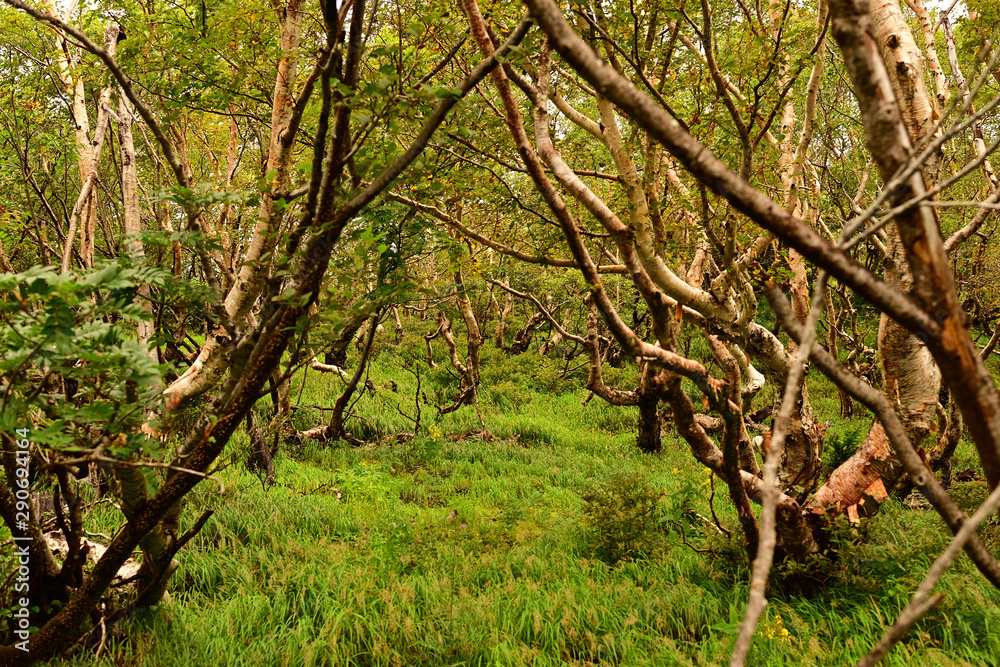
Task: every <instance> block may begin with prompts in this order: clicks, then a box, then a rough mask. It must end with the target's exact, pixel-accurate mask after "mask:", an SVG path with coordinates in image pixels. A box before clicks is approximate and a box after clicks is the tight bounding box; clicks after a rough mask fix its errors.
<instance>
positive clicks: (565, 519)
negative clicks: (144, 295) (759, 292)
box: [64, 341, 1000, 667]
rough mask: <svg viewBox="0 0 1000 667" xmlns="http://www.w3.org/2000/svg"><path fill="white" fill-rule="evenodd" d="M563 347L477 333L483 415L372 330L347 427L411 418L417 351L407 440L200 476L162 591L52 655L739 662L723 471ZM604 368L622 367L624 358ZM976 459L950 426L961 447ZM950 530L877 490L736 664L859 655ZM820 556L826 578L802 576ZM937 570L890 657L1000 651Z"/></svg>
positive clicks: (296, 390) (992, 659) (310, 395)
mask: <svg viewBox="0 0 1000 667" xmlns="http://www.w3.org/2000/svg"><path fill="white" fill-rule="evenodd" d="M421 342H422V341H421ZM439 361H440V359H439ZM487 363H488V364H489V365H487ZM420 364H423V366H420ZM565 367H566V366H565V365H564V364H563V362H560V361H553V360H548V359H540V358H539V357H537V356H535V355H531V354H525V355H522V356H521V357H519V358H514V359H513V360H503V359H500V358H499V357H496V356H495V355H494V354H493V353H490V358H489V359H488V360H487V361H484V369H483V377H484V390H483V392H482V401H481V409H482V413H483V419H484V421H485V424H486V427H487V430H488V431H489V433H490V434H492V438H490V437H484V436H483V435H482V434H481V431H482V426H481V425H480V423H479V419H478V417H477V415H476V410H475V409H474V408H473V407H465V408H463V409H461V410H459V411H457V412H454V413H451V414H447V415H444V416H442V417H440V418H438V417H437V416H436V410H435V409H434V407H433V405H432V404H433V402H434V397H435V396H437V397H439V398H443V397H444V396H445V395H446V394H447V392H448V391H449V390H450V389H451V388H452V387H453V386H454V382H453V378H452V380H449V379H448V378H449V377H450V376H449V372H450V371H449V369H448V368H447V367H446V364H445V362H442V363H441V365H440V366H439V367H438V368H437V369H429V368H427V366H426V362H424V361H422V360H421V359H420V358H419V357H418V356H417V355H415V354H414V355H411V356H409V357H407V356H405V355H402V354H397V353H395V352H394V351H393V350H392V349H391V348H386V349H384V350H383V352H382V353H381V354H380V355H379V356H378V357H377V358H376V359H375V360H374V362H373V365H372V368H371V372H370V375H369V377H368V381H369V388H368V389H366V390H365V391H364V392H363V394H362V397H361V398H360V400H359V402H358V403H357V405H356V406H355V407H354V413H355V414H356V415H357V416H356V417H353V418H351V421H350V424H351V428H352V429H354V431H353V432H355V433H361V432H364V434H365V435H364V437H366V438H369V439H375V438H378V437H382V436H384V435H390V434H394V433H399V432H402V431H406V430H412V429H413V426H414V424H413V421H412V420H411V419H408V418H407V417H406V416H405V415H410V416H411V417H412V416H413V415H415V412H416V403H415V400H416V399H415V397H416V396H417V392H416V374H415V371H419V372H420V373H421V378H422V383H423V384H422V386H423V388H424V389H425V391H426V393H427V394H428V399H427V403H423V404H422V405H421V408H422V426H421V429H420V434H419V436H418V437H417V438H416V439H415V440H413V441H410V442H406V443H403V444H400V443H399V442H398V441H392V443H391V444H382V445H378V446H369V447H362V448H353V447H349V446H347V445H345V444H343V443H333V444H326V445H320V444H318V443H315V442H305V443H301V444H298V445H295V446H286V447H284V448H283V449H282V451H281V452H280V453H279V454H278V456H277V459H276V480H277V482H278V483H277V484H276V485H275V486H272V487H270V488H269V489H265V488H264V487H263V485H262V483H261V481H260V479H258V477H256V476H254V475H253V474H250V473H248V472H247V471H246V470H245V469H244V468H243V467H242V465H240V464H239V463H234V464H233V465H231V466H230V467H228V468H226V469H224V470H222V471H220V472H218V473H217V477H218V478H219V479H220V480H221V481H222V482H223V483H224V485H225V488H224V489H220V487H219V486H218V485H213V484H211V483H203V484H201V485H199V486H198V487H197V489H196V490H195V492H194V493H193V496H192V497H191V508H192V509H191V511H189V512H187V514H186V515H187V520H188V521H191V520H192V517H193V516H194V515H196V514H198V512H197V511H195V508H201V507H207V508H211V509H214V510H215V515H214V516H213V518H212V519H211V520H210V521H209V523H208V524H207V525H206V527H205V528H204V530H203V531H202V532H201V533H200V534H199V535H198V536H197V537H196V538H195V539H194V540H193V541H192V542H191V543H190V544H189V545H188V546H187V547H186V548H185V549H184V550H183V552H182V553H181V554H180V560H181V567H180V569H179V570H178V572H177V573H176V574H175V575H174V578H173V580H172V590H173V597H172V602H171V603H170V604H168V605H162V606H161V607H160V608H158V609H155V610H152V611H151V612H147V613H144V614H142V615H139V616H135V617H132V618H131V619H129V620H128V621H126V622H125V623H124V624H123V625H122V626H121V629H122V630H123V637H122V638H119V639H113V640H111V641H109V642H108V643H107V644H106V645H105V646H104V648H103V651H102V653H101V655H100V657H98V658H96V659H95V657H94V656H93V654H92V653H78V654H76V655H75V656H73V657H72V658H69V659H64V663H67V664H75V665H90V664H99V665H143V666H146V665H148V666H158V665H190V666H200V665H206V666H208V665H212V666H214V665H228V666H234V667H236V666H241V665H248V666H253V667H260V666H261V665H439V664H453V665H484V666H485V665H563V664H570V665H596V664H608V665H717V664H723V663H726V662H728V655H729V652H730V650H731V648H732V643H733V640H734V638H735V632H736V627H737V624H738V623H739V621H740V619H741V617H742V613H743V609H744V607H745V604H746V599H747V592H748V586H747V581H748V574H747V569H748V566H747V562H746V557H745V555H743V548H742V542H741V539H742V538H741V536H740V530H739V524H738V522H737V521H736V517H735V513H734V511H733V508H732V506H731V504H730V503H729V501H728V499H727V496H726V493H725V487H724V485H719V484H718V481H717V480H712V478H711V476H710V475H706V474H705V471H704V469H703V468H701V467H700V466H699V465H698V464H697V463H696V462H695V461H694V460H693V458H692V457H691V455H690V454H689V453H688V452H687V451H686V446H685V445H684V444H683V442H682V441H680V440H679V439H678V438H677V437H676V435H675V434H674V433H673V432H668V433H667V434H666V435H665V437H664V443H663V452H662V454H661V455H659V456H650V455H644V454H642V453H640V452H639V451H638V450H637V448H636V447H635V445H634V437H635V433H634V423H635V413H634V411H632V410H629V409H621V408H615V407H612V406H609V405H606V404H604V403H602V402H601V401H600V400H599V399H594V400H591V401H589V402H588V403H587V404H586V405H583V404H582V403H583V399H584V398H585V396H586V392H585V391H584V390H583V389H582V384H583V376H582V375H581V373H582V371H575V372H567V373H566V374H565V376H563V369H564V368H565ZM402 368H408V369H410V371H414V372H409V371H403V370H401V369H402ZM815 376H816V374H815V373H811V374H810V376H809V383H810V392H811V395H812V397H813V401H814V406H815V407H816V410H817V415H818V417H819V418H821V419H829V418H833V417H834V416H835V415H836V410H837V405H838V404H837V396H836V392H835V390H833V388H832V386H831V385H829V383H826V382H825V381H823V380H822V378H817V377H815ZM616 379H618V380H620V381H621V382H622V383H623V386H625V387H626V388H627V384H628V382H630V381H631V382H634V381H635V373H634V369H631V370H630V369H629V368H628V367H626V368H625V369H623V370H622V371H621V372H619V373H617V378H616ZM341 386H342V382H341V380H340V379H339V378H337V377H335V376H332V375H328V374H319V373H315V372H313V373H309V374H308V375H307V377H306V380H305V386H304V388H303V387H302V386H301V384H300V383H299V382H298V381H297V382H296V384H295V386H293V391H292V396H293V400H294V401H296V402H298V397H299V394H300V390H301V402H300V405H301V406H310V407H301V408H300V409H299V410H298V411H297V413H296V416H295V420H294V423H295V425H296V427H298V428H300V429H301V428H308V427H310V426H313V425H315V424H317V423H319V421H320V419H322V418H323V415H324V413H323V412H322V411H321V410H319V408H321V407H329V406H330V405H332V403H333V401H334V400H335V399H336V396H337V395H338V394H339V391H340V387H341ZM421 400H423V399H421ZM428 403H430V404H428ZM760 404H765V403H764V402H761V403H760ZM261 405H262V406H263V403H262V404H261ZM260 409H261V411H262V413H266V411H267V409H269V408H264V407H261V408H260ZM838 422H839V423H838V424H837V426H836V428H834V429H833V430H834V433H835V434H837V433H839V434H840V435H838V436H837V437H838V438H840V439H839V440H834V441H833V442H834V443H839V444H834V445H833V446H832V447H830V448H829V449H828V455H829V456H830V457H832V458H831V460H830V461H829V462H830V463H832V462H833V459H840V458H843V457H844V456H845V455H849V453H848V451H849V450H850V447H851V446H852V445H854V444H856V442H857V441H858V434H859V433H860V434H861V436H863V434H864V428H866V427H867V424H868V423H870V416H868V415H865V414H863V413H862V414H859V415H858V416H856V417H854V418H852V419H851V420H838ZM470 434H471V435H470ZM246 447H247V442H246V437H245V435H243V434H242V433H240V434H238V435H237V437H235V438H234V439H233V441H232V442H231V443H230V445H229V447H228V448H227V455H229V456H230V457H231V459H232V460H233V461H239V460H240V457H239V453H240V452H241V451H244V450H245V448H246ZM963 457H964V458H963ZM972 458H973V454H972V453H970V450H969V446H968V445H967V443H963V444H962V445H961V447H960V452H959V459H960V463H959V464H958V465H962V463H961V461H966V460H970V461H971V460H972ZM713 484H715V485H716V486H718V488H719V490H720V493H716V494H715V497H714V502H713V503H712V505H710V504H709V502H708V498H709V495H710V490H711V488H712V485H713ZM966 495H967V496H969V498H964V499H963V501H965V502H969V503H971V502H974V501H975V500H976V499H978V498H979V497H980V496H981V495H982V493H981V492H980V490H979V489H978V488H974V487H969V488H968V493H967V494H966ZM972 496H974V497H972ZM109 512H113V510H112V509H111V508H109V507H107V506H101V507H100V508H99V510H98V511H95V512H94V514H93V515H92V516H91V518H90V525H88V529H89V530H91V531H93V532H101V531H105V530H109V529H111V526H112V522H111V520H110V519H111V517H112V515H111V514H109ZM713 517H717V518H718V523H719V527H716V525H715V518H713ZM182 528H186V526H182ZM720 528H721V530H720ZM725 531H728V532H729V535H728V536H727V535H726V534H725ZM947 539H948V538H947V535H946V533H945V531H944V529H943V526H942V524H941V522H940V521H939V520H938V519H937V518H936V516H935V515H933V514H932V513H930V512H927V511H923V510H914V509H910V508H908V507H906V506H904V505H903V504H901V503H899V502H896V501H890V502H888V503H886V504H885V505H884V506H883V509H882V511H881V512H880V513H879V514H878V515H877V516H875V517H874V518H871V519H865V523H864V524H863V528H862V529H861V531H860V532H858V531H857V530H855V531H854V532H852V529H850V528H847V529H846V530H845V531H842V533H841V534H840V535H839V537H838V541H836V545H837V546H838V548H839V554H838V556H837V558H836V559H835V560H830V561H823V562H817V563H816V564H815V568H814V569H813V570H810V569H809V568H808V566H805V567H799V568H797V569H796V568H790V567H785V568H783V569H782V568H779V569H778V571H777V572H776V575H775V580H774V584H773V586H772V590H771V600H770V603H769V605H768V607H767V610H766V613H765V615H764V617H763V619H762V621H761V625H760V628H759V630H758V634H757V637H756V639H755V642H754V645H753V648H752V649H751V653H750V658H749V660H748V663H747V664H749V665H838V666H839V665H844V664H852V663H854V662H856V661H857V660H858V659H859V658H860V657H861V656H863V655H864V654H865V653H866V652H867V651H868V650H869V649H870V648H871V646H872V645H873V644H874V643H875V642H876V641H877V640H878V639H879V638H880V636H881V634H882V633H883V632H884V631H885V630H886V628H887V627H888V625H889V624H891V623H892V621H893V619H894V618H895V617H896V615H897V614H898V612H899V611H900V610H901V609H902V607H903V606H904V605H905V604H906V602H907V600H908V596H909V595H910V594H911V593H912V592H913V591H914V590H915V588H916V586H917V585H918V583H919V581H920V579H921V578H922V576H923V574H924V573H925V572H926V570H927V568H928V567H929V566H930V564H931V563H932V562H933V560H934V558H935V557H936V555H937V554H938V553H939V552H940V550H941V549H942V548H943V547H944V545H945V544H946V543H947ZM994 546H995V545H994ZM816 577H822V579H823V580H822V582H820V583H821V585H816V586H812V587H803V586H801V585H800V584H801V582H802V581H803V580H804V579H808V578H816ZM806 589H808V590H806ZM939 590H941V591H944V592H945V593H946V596H945V598H944V601H943V602H942V603H941V604H940V605H939V606H938V607H937V608H935V610H934V611H932V612H931V613H930V614H929V615H928V616H927V617H926V618H925V619H923V620H922V621H921V622H920V623H918V624H917V626H916V627H915V629H914V630H913V631H911V632H910V633H909V634H908V635H907V636H906V638H905V639H904V640H903V642H902V643H901V644H900V645H899V646H898V647H897V648H896V649H895V650H894V651H893V652H892V653H891V654H890V655H889V656H888V657H887V659H886V661H885V663H884V664H887V665H911V664H912V665H977V666H979V665H996V664H1000V658H998V656H1000V595H998V593H997V592H996V591H995V590H992V589H990V588H989V586H988V585H987V584H986V583H985V582H984V581H983V580H982V578H981V577H980V576H979V575H978V573H976V572H975V570H974V568H973V567H972V566H971V564H970V563H969V562H968V560H967V559H966V558H965V557H964V556H963V557H962V558H960V559H959V560H958V561H957V562H956V563H955V564H954V565H953V566H952V567H951V569H950V570H949V571H948V573H946V575H945V577H944V578H943V579H942V582H941V584H940V585H939Z"/></svg>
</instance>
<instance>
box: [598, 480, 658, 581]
mask: <svg viewBox="0 0 1000 667" xmlns="http://www.w3.org/2000/svg"><path fill="white" fill-rule="evenodd" d="M581 497H582V498H583V501H584V503H585V506H584V510H583V514H584V517H585V518H586V521H587V523H588V524H589V525H590V527H591V528H592V529H593V536H592V538H593V544H594V552H595V554H596V555H597V556H598V557H600V558H602V559H603V560H606V561H607V562H609V563H616V562H618V561H620V560H623V559H626V558H635V557H637V556H644V555H649V554H650V553H651V552H653V551H655V550H656V549H657V548H658V547H659V546H661V544H662V535H661V534H660V531H659V522H658V521H657V512H658V509H659V504H660V498H662V497H663V492H662V491H658V490H656V489H654V488H653V485H652V484H650V482H649V479H648V478H647V477H645V476H644V475H641V474H637V473H632V474H623V473H615V474H614V475H612V476H611V477H610V478H609V479H608V480H607V481H605V482H603V483H602V484H600V485H598V486H597V487H596V488H594V489H591V490H590V491H586V492H584V493H583V494H581Z"/></svg>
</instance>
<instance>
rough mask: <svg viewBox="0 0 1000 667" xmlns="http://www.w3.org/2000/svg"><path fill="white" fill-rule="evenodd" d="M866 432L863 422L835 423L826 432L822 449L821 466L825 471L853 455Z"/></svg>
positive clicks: (832, 468)
mask: <svg viewBox="0 0 1000 667" xmlns="http://www.w3.org/2000/svg"><path fill="white" fill-rule="evenodd" d="M867 433H868V425H867V424H864V423H854V424H851V423H847V424H835V425H833V426H831V427H830V429H829V430H828V431H827V432H826V441H825V447H824V450H823V466H824V467H825V468H826V470H827V472H831V471H833V470H836V468H837V467H838V466H839V465H840V464H842V463H843V462H844V461H846V460H847V459H849V458H851V456H853V455H854V452H856V451H857V450H858V446H859V445H860V444H861V442H862V441H863V440H864V439H865V435H867Z"/></svg>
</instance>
